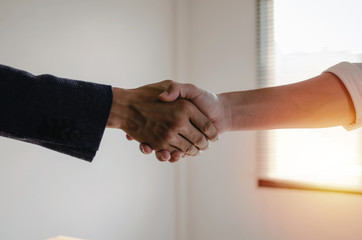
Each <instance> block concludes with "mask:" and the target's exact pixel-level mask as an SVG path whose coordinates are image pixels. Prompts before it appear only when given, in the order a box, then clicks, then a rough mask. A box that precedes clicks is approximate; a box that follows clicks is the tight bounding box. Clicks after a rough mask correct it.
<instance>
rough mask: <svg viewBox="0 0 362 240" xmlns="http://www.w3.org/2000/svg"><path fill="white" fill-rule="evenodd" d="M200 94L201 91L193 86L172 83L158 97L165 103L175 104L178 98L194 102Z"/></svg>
mask: <svg viewBox="0 0 362 240" xmlns="http://www.w3.org/2000/svg"><path fill="white" fill-rule="evenodd" d="M200 94H201V91H200V89H198V88H197V87H196V86H194V85H192V84H180V83H171V84H170V85H169V86H168V87H167V89H166V91H164V92H163V93H161V94H160V95H159V96H158V97H159V99H160V100H161V101H163V102H173V101H175V100H176V99H178V98H185V99H189V100H192V99H194V98H196V97H197V96H199V95H200Z"/></svg>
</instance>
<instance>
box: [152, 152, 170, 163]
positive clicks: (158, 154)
mask: <svg viewBox="0 0 362 240" xmlns="http://www.w3.org/2000/svg"><path fill="white" fill-rule="evenodd" d="M155 154H156V158H157V159H158V160H160V161H161V162H165V161H168V160H170V159H171V153H169V152H168V151H165V150H160V151H156V153H155Z"/></svg>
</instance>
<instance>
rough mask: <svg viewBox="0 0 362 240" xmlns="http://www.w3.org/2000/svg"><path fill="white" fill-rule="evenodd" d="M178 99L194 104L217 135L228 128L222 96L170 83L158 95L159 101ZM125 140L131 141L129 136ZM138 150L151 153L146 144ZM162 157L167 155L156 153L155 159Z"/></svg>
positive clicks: (186, 85)
mask: <svg viewBox="0 0 362 240" xmlns="http://www.w3.org/2000/svg"><path fill="white" fill-rule="evenodd" d="M178 98H183V99H187V100H189V101H191V102H192V103H193V104H195V105H196V106H197V107H198V109H199V110H200V111H201V112H203V113H204V114H205V115H206V116H207V117H208V118H209V119H210V120H211V121H212V122H213V124H214V125H215V127H216V128H217V130H218V133H219V134H220V133H222V132H225V131H226V130H228V129H229V128H230V127H229V125H230V123H229V121H228V120H229V119H231V116H230V114H231V113H230V111H227V109H228V108H227V104H226V98H225V97H224V96H223V95H216V94H215V93H212V92H209V91H206V90H202V89H200V88H198V87H196V86H194V85H192V84H180V83H176V82H172V81H170V82H168V86H167V89H166V90H165V91H164V92H163V93H161V94H160V95H159V99H160V100H162V101H164V102H172V101H175V100H176V99H178ZM127 138H128V139H129V140H132V138H130V137H129V136H128V137H127ZM210 140H215V139H210ZM140 149H141V151H142V152H143V153H145V154H149V153H151V152H152V148H151V147H150V146H149V145H147V144H141V145H140ZM162 155H167V153H166V152H165V151H156V156H157V158H160V156H162Z"/></svg>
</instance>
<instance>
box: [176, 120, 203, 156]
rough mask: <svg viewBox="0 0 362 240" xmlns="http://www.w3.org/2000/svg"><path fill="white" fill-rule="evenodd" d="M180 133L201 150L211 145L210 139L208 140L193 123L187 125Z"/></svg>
mask: <svg viewBox="0 0 362 240" xmlns="http://www.w3.org/2000/svg"><path fill="white" fill-rule="evenodd" d="M180 134H181V135H182V136H183V137H184V138H186V139H187V140H188V141H190V142H191V143H192V144H193V145H194V146H196V147H197V148H198V149H200V150H205V149H207V148H208V147H209V140H207V138H206V136H205V135H204V134H203V133H202V132H200V130H199V129H198V128H197V127H196V128H195V126H193V124H191V123H190V125H189V126H187V127H185V128H184V130H183V131H182V132H180Z"/></svg>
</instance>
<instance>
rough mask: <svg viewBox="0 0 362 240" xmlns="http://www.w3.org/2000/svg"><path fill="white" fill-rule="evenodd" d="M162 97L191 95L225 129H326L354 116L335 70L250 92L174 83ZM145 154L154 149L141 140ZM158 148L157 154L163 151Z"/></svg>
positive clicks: (352, 120)
mask: <svg viewBox="0 0 362 240" xmlns="http://www.w3.org/2000/svg"><path fill="white" fill-rule="evenodd" d="M159 98H160V99H161V100H162V101H165V102H172V101H174V100H176V99H178V98H183V99H188V100H189V101H190V102H192V103H193V104H195V105H196V106H197V107H198V108H199V109H200V111H201V112H203V113H204V114H205V115H206V116H207V117H209V118H210V120H211V121H212V122H213V123H214V125H215V127H216V128H217V130H218V132H219V134H220V133H223V132H226V131H240V130H268V129H285V128H325V127H333V126H341V125H349V124H351V123H353V122H355V120H356V113H355V109H354V106H353V102H352V99H351V97H350V95H349V93H348V91H347V89H346V88H345V86H344V85H343V83H342V82H341V80H340V79H339V78H338V77H337V76H335V75H334V74H332V73H323V74H321V75H319V76H317V77H314V78H311V79H308V80H306V81H302V82H298V83H294V84H289V85H284V86H277V87H271V88H262V89H256V90H249V91H240V92H227V93H222V94H218V95H216V94H213V93H211V92H208V91H205V90H202V89H199V88H197V87H196V86H194V85H191V84H179V83H175V82H172V83H171V84H170V85H169V86H168V87H167V90H166V91H165V92H164V93H162V94H160V96H159ZM141 149H143V152H144V153H147V154H148V153H151V152H152V147H151V146H149V145H147V144H141ZM164 152H165V151H156V156H158V155H162V154H165V153H164Z"/></svg>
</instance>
